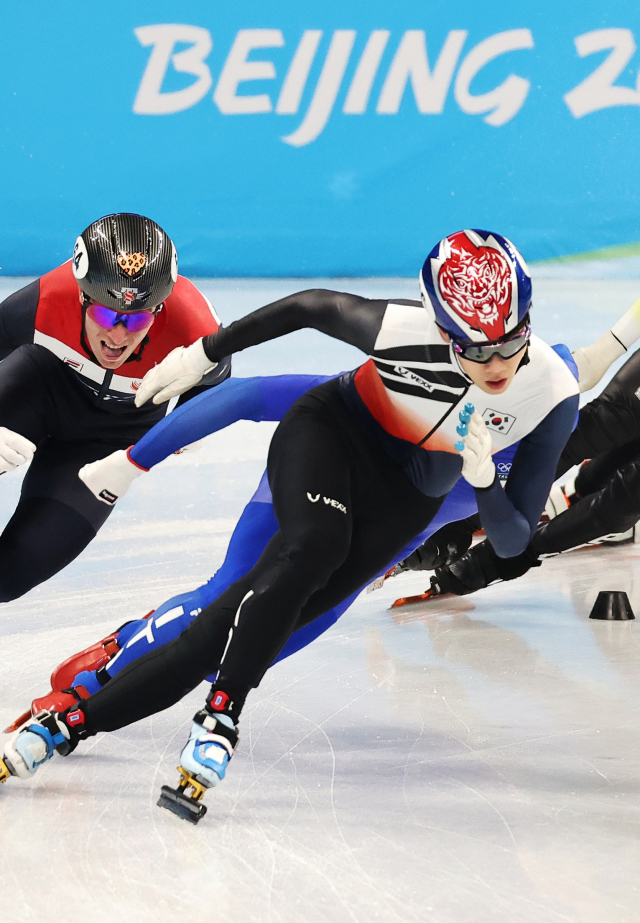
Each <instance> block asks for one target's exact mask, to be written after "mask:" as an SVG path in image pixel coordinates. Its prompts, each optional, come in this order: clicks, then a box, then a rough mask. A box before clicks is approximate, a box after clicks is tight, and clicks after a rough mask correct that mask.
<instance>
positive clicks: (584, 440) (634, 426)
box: [556, 350, 640, 477]
mask: <svg viewBox="0 0 640 923" xmlns="http://www.w3.org/2000/svg"><path fill="white" fill-rule="evenodd" d="M638 389H640V350H637V351H636V352H635V353H634V354H633V355H632V356H631V358H630V359H628V360H627V362H625V364H624V365H623V366H622V368H621V369H619V370H618V372H617V373H616V374H615V375H614V377H613V378H612V379H611V381H610V382H609V384H608V385H607V387H606V388H605V389H604V391H603V392H602V394H601V395H599V397H596V398H595V399H594V400H593V401H590V402H589V403H588V404H587V405H586V406H585V407H583V408H582V410H581V411H580V416H579V418H578V425H577V427H576V428H575V430H574V431H573V433H572V434H571V436H570V438H569V441H568V442H567V445H566V446H565V449H564V451H563V452H562V455H561V456H560V461H559V463H558V469H557V471H556V477H560V475H562V474H564V473H565V471H568V469H569V468H571V467H572V466H573V465H579V464H580V462H582V461H584V460H585V458H595V457H596V456H597V455H600V454H602V452H608V451H609V450H610V449H614V448H617V447H618V446H621V445H624V444H625V443H626V442H630V441H631V440H632V439H637V438H638V437H640V398H638V396H637V392H638Z"/></svg>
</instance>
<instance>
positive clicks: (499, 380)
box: [440, 330, 523, 394]
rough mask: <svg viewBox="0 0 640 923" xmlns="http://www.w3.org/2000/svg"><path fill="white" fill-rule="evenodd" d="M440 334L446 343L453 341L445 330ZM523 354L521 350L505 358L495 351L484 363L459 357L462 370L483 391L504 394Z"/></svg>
mask: <svg viewBox="0 0 640 923" xmlns="http://www.w3.org/2000/svg"><path fill="white" fill-rule="evenodd" d="M440 336H441V337H442V339H443V340H444V341H445V343H449V342H451V339H450V337H449V335H448V334H447V333H445V332H444V330H440ZM522 356H523V353H522V351H520V352H518V353H516V355H515V356H511V358H510V359H503V358H502V356H499V355H498V354H497V353H495V354H494V356H493V357H492V358H491V359H490V360H489V362H483V363H480V362H471V361H470V360H469V359H465V358H464V357H463V356H458V357H457V358H458V362H459V363H460V367H461V368H462V371H463V372H464V373H465V375H466V376H467V377H468V378H470V379H471V381H472V382H473V383H474V385H476V386H477V387H478V388H480V390H481V391H484V392H485V393H486V394H502V393H503V391H506V390H507V388H508V387H509V385H510V384H511V382H512V381H513V376H514V375H515V374H516V372H517V371H518V366H519V365H520V363H521V362H522Z"/></svg>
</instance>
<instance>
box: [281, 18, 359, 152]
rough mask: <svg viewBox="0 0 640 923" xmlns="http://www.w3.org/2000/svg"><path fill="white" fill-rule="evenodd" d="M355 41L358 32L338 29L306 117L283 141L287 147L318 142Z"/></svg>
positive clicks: (334, 34)
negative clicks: (317, 139)
mask: <svg viewBox="0 0 640 923" xmlns="http://www.w3.org/2000/svg"><path fill="white" fill-rule="evenodd" d="M355 38H356V33H355V31H354V30H353V29H337V30H336V31H335V32H334V33H333V37H332V39H331V44H330V45H329V51H328V52H327V57H326V59H325V62H324V65H323V67H322V71H321V73H320V77H319V79H318V85H317V86H316V89H315V92H314V94H313V98H312V100H311V103H310V105H309V108H308V109H307V114H306V115H305V117H304V119H303V120H302V124H301V125H300V127H299V128H297V129H296V131H294V132H293V134H291V135H287V136H286V137H284V138H282V140H283V141H285V142H286V143H287V144H291V145H292V146H293V147H303V146H304V145H305V144H310V143H311V142H312V141H315V139H316V138H317V137H318V135H319V134H320V133H321V132H322V130H323V129H324V127H325V125H326V124H327V122H328V120H329V116H330V115H331V110H332V109H333V104H334V103H335V101H336V96H337V95H338V91H339V89H340V84H341V83H342V78H343V77H344V72H345V70H346V69H347V64H348V63H349V56H350V55H351V49H352V48H353V43H354V41H355Z"/></svg>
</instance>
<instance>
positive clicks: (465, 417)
mask: <svg viewBox="0 0 640 923" xmlns="http://www.w3.org/2000/svg"><path fill="white" fill-rule="evenodd" d="M457 432H458V435H460V436H462V442H456V449H458V451H459V452H460V454H461V455H462V477H463V478H464V479H465V480H466V481H468V482H469V484H471V486H472V487H491V485H492V484H493V482H494V480H495V477H496V466H495V465H494V464H493V459H492V457H491V449H492V448H493V443H492V442H491V433H490V432H489V430H488V429H487V427H486V426H485V422H484V420H483V419H482V417H481V416H480V414H479V413H478V412H477V410H474V409H473V404H467V405H466V406H465V409H464V411H462V413H461V414H460V426H459V427H458V429H457ZM461 445H462V448H460V446H461Z"/></svg>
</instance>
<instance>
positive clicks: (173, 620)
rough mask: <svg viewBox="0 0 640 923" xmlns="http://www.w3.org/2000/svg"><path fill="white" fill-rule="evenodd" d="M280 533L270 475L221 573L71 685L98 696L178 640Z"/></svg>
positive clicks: (135, 628)
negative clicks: (138, 662) (146, 657)
mask: <svg viewBox="0 0 640 923" xmlns="http://www.w3.org/2000/svg"><path fill="white" fill-rule="evenodd" d="M277 529H278V523H277V520H276V518H275V514H274V512H273V506H272V503H271V493H270V491H269V485H268V482H267V477H266V472H265V475H264V476H263V478H262V480H261V482H260V486H259V487H258V490H257V491H256V493H255V494H254V495H253V497H252V499H251V500H250V501H249V503H248V504H247V506H246V507H245V508H244V511H243V513H242V515H241V517H240V519H239V521H238V524H237V525H236V527H235V529H234V531H233V535H232V536H231V540H230V542H229V547H228V549H227V554H226V556H225V559H224V562H223V564H222V566H221V567H220V569H219V570H218V571H217V572H216V574H215V575H214V576H213V577H211V579H210V580H208V581H207V583H205V584H203V585H202V586H200V587H197V589H195V590H191V591H190V592H187V593H180V594H179V595H177V596H172V597H171V599H168V600H166V602H164V603H162V605H160V606H158V608H157V609H156V610H155V611H152V612H151V613H149V614H148V615H146V616H145V617H144V618H141V619H136V620H134V621H131V622H127V623H126V626H125V627H123V628H122V629H121V630H120V631H119V632H117V633H114V637H117V646H118V647H119V650H118V651H117V652H116V653H115V656H113V655H112V659H110V660H109V662H108V663H106V664H105V663H104V660H103V659H102V658H100V657H98V660H99V669H98V670H96V669H93V668H87V666H86V665H83V666H82V671H81V672H80V671H79V672H78V673H77V674H76V675H75V678H73V679H71V680H70V681H69V682H67V683H66V685H67V686H76V685H82V686H83V687H84V688H85V689H87V691H88V692H90V693H91V694H93V693H95V692H97V691H98V690H99V689H100V688H101V687H102V686H104V685H105V683H107V682H108V681H109V680H110V679H111V678H112V677H114V676H116V675H117V674H118V673H120V672H121V670H123V669H124V667H126V666H127V665H128V664H129V663H131V662H132V661H134V660H137V659H138V658H139V657H142V656H143V655H144V654H147V653H149V652H150V651H152V650H155V649H156V648H158V647H161V646H162V645H164V644H167V643H168V642H169V641H173V640H174V639H175V638H177V637H178V635H180V634H181V633H182V632H183V631H184V630H185V629H186V628H187V627H188V626H189V625H190V624H191V622H192V621H193V619H194V618H195V617H196V615H198V614H199V613H200V612H201V611H202V609H204V608H206V607H207V606H208V605H209V604H210V603H212V602H213V601H214V600H215V599H217V597H218V596H220V595H221V593H223V592H224V591H225V590H226V589H228V587H229V586H230V585H231V584H232V583H233V582H234V581H235V580H238V579H239V578H240V577H242V576H244V575H245V574H246V573H247V572H248V571H249V570H251V568H252V567H253V566H254V565H255V564H256V562H257V561H258V559H259V558H260V555H261V554H262V552H263V551H264V549H265V547H266V545H267V543H268V542H269V540H270V539H271V538H272V537H273V535H274V533H275V532H276V531H277ZM327 627H328V626H327ZM303 646H304V645H303ZM98 654H99V652H98ZM96 674H97V675H96ZM213 678H214V677H213V676H212V677H211V681H213Z"/></svg>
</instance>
